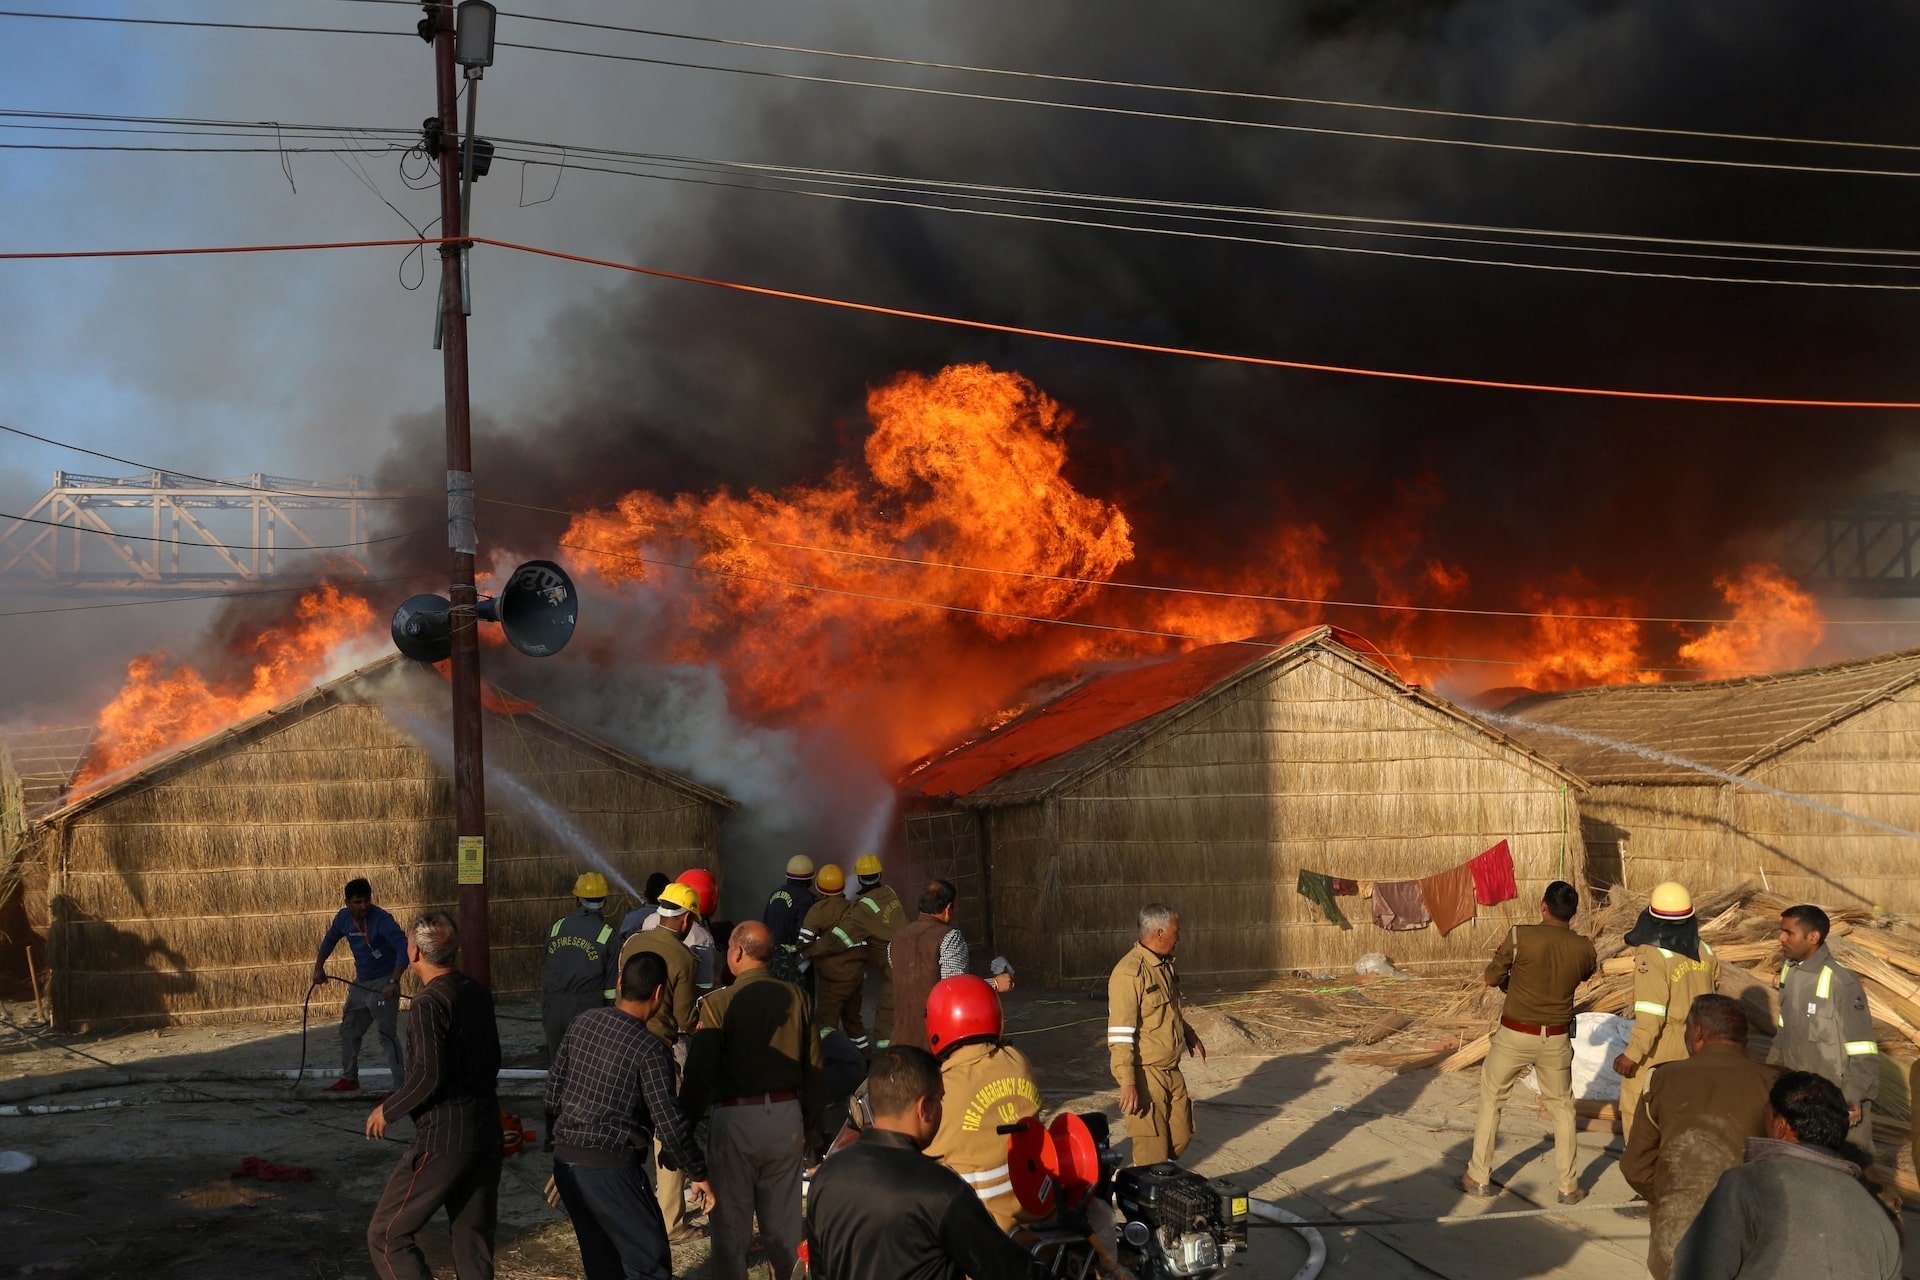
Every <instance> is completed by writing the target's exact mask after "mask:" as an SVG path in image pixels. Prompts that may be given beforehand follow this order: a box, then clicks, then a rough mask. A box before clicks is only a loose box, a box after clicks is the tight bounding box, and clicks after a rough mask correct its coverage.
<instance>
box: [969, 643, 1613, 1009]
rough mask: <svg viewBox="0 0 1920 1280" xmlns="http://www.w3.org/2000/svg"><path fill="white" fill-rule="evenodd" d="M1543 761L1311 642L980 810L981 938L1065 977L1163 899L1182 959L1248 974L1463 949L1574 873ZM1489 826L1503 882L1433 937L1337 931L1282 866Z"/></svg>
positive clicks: (1444, 858)
mask: <svg viewBox="0 0 1920 1280" xmlns="http://www.w3.org/2000/svg"><path fill="white" fill-rule="evenodd" d="M1562 782H1563V780H1562V778H1561V777H1560V776H1559V775H1557V774H1555V773H1554V772H1552V771H1551V770H1549V769H1548V768H1546V767H1545V766H1543V765H1541V764H1539V763H1538V762H1536V761H1534V760H1532V759H1530V758H1529V757H1527V756H1525V755H1524V754H1522V753H1520V752H1518V751H1515V750H1513V749H1511V748H1509V747H1506V746H1504V745H1502V744H1501V743H1500V742H1499V741H1498V740H1497V739H1495V738H1493V737H1492V736H1490V735H1486V734H1482V733H1480V732H1478V731H1477V730H1475V729H1474V728H1473V727H1472V726H1470V725H1466V724H1463V723H1461V722H1460V721H1458V720H1456V719H1454V718H1452V717H1450V716H1448V715H1446V714H1444V713H1442V712H1441V711H1438V710H1436V709H1434V708H1432V707H1429V706H1426V705H1423V704H1421V703H1418V702H1416V701H1414V700H1413V699H1411V698H1409V697H1408V696H1407V695H1405V694H1404V693H1401V692H1400V691H1399V690H1398V689H1397V688H1396V687H1395V686H1393V685H1392V684H1391V683H1389V682H1388V681H1386V680H1384V679H1382V678H1380V677H1377V676H1374V675H1372V674H1371V673H1369V672H1366V671H1364V670H1360V669H1357V668H1355V667H1353V666H1352V665H1351V664H1349V663H1346V662H1344V661H1342V660H1340V659H1337V658H1331V657H1328V656H1325V655H1321V654H1311V655H1309V656H1307V657H1306V658H1304V659H1303V660H1301V661H1300V662H1299V663H1297V664H1295V665H1293V666H1291V667H1289V668H1277V669H1276V670H1275V671H1273V672H1271V673H1268V674H1265V675H1262V676H1259V677H1255V678H1254V679H1253V680H1251V681H1248V682H1245V683H1243V684H1241V685H1239V686H1236V687H1232V688H1229V689H1228V690H1226V691H1224V692H1223V693H1221V694H1217V695H1215V696H1214V697H1213V698H1212V699H1211V700H1210V701H1209V702H1208V703H1205V704H1203V705H1201V706H1198V707H1196V708H1195V713H1194V714H1193V715H1191V716H1188V717H1186V718H1185V719H1183V720H1182V721H1180V722H1178V723H1177V724H1176V725H1175V726H1173V727H1172V729H1171V730H1166V731H1162V732H1161V733H1160V734H1158V735H1156V737H1155V738H1153V739H1149V740H1147V741H1144V742H1143V743H1142V744H1141V746H1140V748H1139V749H1137V750H1133V751H1129V752H1128V753H1126V754H1125V755H1123V756H1121V757H1120V758H1119V759H1118V760H1117V762H1116V763H1115V764H1113V765H1111V766H1108V767H1106V768H1104V769H1103V770H1100V771H1096V772H1095V773H1094V774H1092V775H1090V776H1089V777H1087V778H1086V779H1084V780H1082V781H1079V782H1077V783H1075V784H1072V785H1070V786H1069V787H1068V788H1067V789H1066V790H1065V791H1063V792H1062V793H1060V794H1057V795H1055V796H1053V797H1051V798H1050V799H1048V800H1047V801H1045V802H1042V803H1037V804H1031V805H1025V806H1020V807H1019V808H1018V809H1009V810H996V811H994V812H993V815H992V817H993V825H992V835H993V854H994V859H993V892H994V906H995V920H996V924H997V927H998V931H999V938H998V941H999V944H1000V947H1001V949H1002V950H1004V951H1006V952H1007V953H1008V954H1009V955H1010V956H1012V958H1013V959H1014V962H1015V963H1016V964H1021V963H1022V962H1023V961H1024V962H1025V963H1027V964H1029V965H1031V966H1033V967H1034V968H1035V969H1036V970H1039V971H1041V972H1043V973H1045V974H1047V975H1048V980H1051V981H1061V982H1066V983H1070V984H1078V983H1082V982H1096V981H1099V980H1101V979H1104V977H1105V976H1106V974H1107V972H1108V971H1109V970H1110V969H1111V967H1112V965H1113V963H1114V961H1115V959H1117V958H1118V957H1119V955H1120V954H1121V953H1122V952H1124V951H1125V950H1126V948H1127V947H1128V946H1130V945H1131V944H1132V941H1133V938H1134V935H1135V915H1136V912H1137V911H1138V910H1139V908H1140V906H1141V905H1143V904H1144V903H1146V902H1148V901H1152V900H1156V899H1158V900H1162V901H1166V902H1170V903H1173V904H1174V905H1176V906H1177V907H1179V908H1180V910H1181V917H1182V933H1181V942H1180V954H1181V958H1182V969H1183V971H1184V972H1186V973H1188V974H1191V975H1194V976H1195V977H1196V978H1199V977H1205V978H1206V979H1208V980H1224V981H1247V980H1257V979H1261V978H1265V977H1269V976H1272V975H1273V974H1275V973H1277V972H1284V971H1286V970H1290V969H1296V968H1301V969H1313V970H1316V971H1317V970H1340V969H1347V968H1349V967H1350V966H1351V965H1352V963H1353V962H1354V961H1355V960H1356V959H1358V958H1359V957H1360V956H1361V955H1363V954H1365V953H1366V952H1369V951H1384V952H1386V953H1387V954H1388V955H1390V956H1392V957H1393V958H1394V960H1395V961H1396V962H1398V963H1400V964H1403V965H1415V966H1423V965H1433V964H1435V963H1436V962H1452V963H1454V964H1477V963H1479V962H1480V961H1481V960H1482V959H1483V958H1484V956H1485V955H1486V953H1487V951H1488V950H1489V949H1490V948H1491V947H1492V945H1493V943H1494V940H1495V939H1496V938H1497V936H1498V935H1499V934H1500V933H1501V932H1503V931H1504V930H1505V929H1506V928H1507V926H1508V925H1509V924H1511V923H1513V922H1517V921H1527V920H1533V919H1537V915H1538V907H1537V904H1538V902H1539V899H1540V894H1541V892H1542V890H1543V889H1544V888H1545V886H1546V884H1547V882H1548V881H1550V880H1552V879H1554V878H1556V877H1557V876H1561V875H1566V876H1567V877H1568V878H1570V879H1574V880H1576V881H1578V880H1579V878H1580V868H1581V863H1582V861H1583V857H1584V855H1583V853H1582V851H1581V847H1580V844H1579V841H1578V839H1577V834H1575V836H1574V838H1572V839H1569V838H1568V836H1569V833H1577V832H1578V830H1579V826H1578V822H1579V818H1578V814H1577V811H1576V808H1575V800H1576V797H1574V796H1573V795H1572V794H1571V793H1570V792H1568V791H1565V790H1563V785H1562ZM1502 838H1505V839H1507V840H1509V841H1511V843H1512V847H1513V853H1514V860H1515V869H1516V874H1517V878H1518V880H1519V885H1520V895H1521V896H1520V898H1519V900H1518V901H1515V902H1509V903H1506V904H1503V905H1501V906H1499V907H1493V908H1482V909H1481V911H1480V916H1479V919H1478V920H1477V921H1475V922H1474V923H1472V924H1469V925H1465V926H1462V927H1460V928H1458V929H1456V930H1455V931H1454V932H1453V933H1452V934H1451V935H1449V936H1448V937H1446V938H1441V937H1440V936H1439V934H1438V933H1437V932H1435V931H1434V930H1432V929H1424V930H1419V931H1413V932H1401V933H1388V932H1384V931H1381V930H1378V929H1376V928H1375V927H1374V926H1373V924H1372V922H1371V917H1370V916H1369V915H1367V906H1368V904H1366V903H1365V902H1364V901H1362V900H1360V899H1343V900H1342V903H1343V905H1344V906H1347V907H1350V908H1351V912H1350V915H1349V918H1350V919H1351V920H1352V921H1353V924H1354V927H1353V929H1352V930H1351V931H1345V930H1341V929H1340V928H1338V927H1337V926H1335V925H1333V924H1331V923H1328V922H1327V920H1326V919H1325V917H1324V916H1323V915H1321V913H1320V911H1319V909H1318V908H1317V907H1315V906H1313V905H1312V904H1311V903H1309V902H1308V901H1307V900H1306V899H1304V898H1302V897H1300V896H1299V895H1298V894H1296V893H1295V892H1294V884H1295V878H1296V876H1297V874H1298V872H1299V871H1300V869H1301V868H1303V867H1304V868H1308V869H1311V870H1316V871H1323V872H1327V873H1329V874H1332V875H1339V876H1350V877H1353V878H1356V879H1362V878H1365V879H1412V878H1417V877H1420V876H1425V875H1431V874H1433V873H1434V872H1437V871H1443V870H1446V869H1447V868H1448V867H1451V866H1455V865H1457V864H1459V863H1461V862H1464V861H1466V860H1467V859H1468V858H1470V857H1472V856H1473V855H1475V854H1477V853H1479V852H1481V851H1482V850H1483V849H1485V848H1487V847H1488V846H1489V845H1492V844H1493V843H1495V842H1496V841H1498V840H1500V839H1502Z"/></svg>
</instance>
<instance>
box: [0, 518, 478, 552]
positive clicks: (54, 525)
mask: <svg viewBox="0 0 1920 1280" xmlns="http://www.w3.org/2000/svg"><path fill="white" fill-rule="evenodd" d="M0 520H13V521H17V522H18V523H20V524H39V525H45V526H46V527H47V528H49V529H65V530H68V531H69V532H71V533H90V534H92V535H93V536H94V537H96V538H119V539H121V540H123V541H127V542H168V543H172V542H178V541H179V539H177V538H160V537H155V536H153V535H152V534H145V533H117V532H115V531H114V530H112V529H95V528H91V527H89V526H87V525H82V524H61V523H60V522H59V521H57V520H41V519H38V518H37V517H34V516H16V515H9V514H8V513H6V512H4V511H0ZM439 527H440V526H438V525H422V526H421V527H420V528H418V529H409V530H407V531H406V532H405V533H390V534H387V535H385V536H384V537H379V538H362V539H361V540H360V541H359V542H335V543H323V544H321V545H319V546H306V547H268V546H255V545H253V544H251V543H237V542H223V543H221V544H220V545H219V547H215V546H214V545H213V544H211V543H208V544H205V547H204V549H205V550H208V551H214V550H220V549H225V550H227V551H285V552H289V553H294V552H307V551H358V550H359V549H360V548H361V547H370V546H373V545H375V544H376V543H381V542H398V541H400V540H401V539H402V538H412V537H416V536H418V535H419V534H423V533H432V532H433V531H435V530H436V529H438V528H439ZM183 545H185V546H186V547H187V548H188V549H193V547H194V546H195V544H193V543H186V544H183Z"/></svg>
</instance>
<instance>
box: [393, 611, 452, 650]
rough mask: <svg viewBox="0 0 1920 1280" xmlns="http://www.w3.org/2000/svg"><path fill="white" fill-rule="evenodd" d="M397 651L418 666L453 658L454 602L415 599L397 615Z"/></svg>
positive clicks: (394, 616)
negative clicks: (422, 663) (420, 663)
mask: <svg viewBox="0 0 1920 1280" xmlns="http://www.w3.org/2000/svg"><path fill="white" fill-rule="evenodd" d="M393 647H394V648H396V649H398V650H399V651H400V653H401V655H402V656H404V657H408V658H412V659H413V660H414V661H415V662H445V661H446V660H447V659H448V658H450V657H452V656H453V602H452V601H451V600H449V599H447V598H446V597H445V596H435V595H423V596H414V597H413V598H412V599H410V600H408V601H407V602H406V603H405V604H402V605H401V606H400V607H399V608H398V609H395V610H394V611H393Z"/></svg>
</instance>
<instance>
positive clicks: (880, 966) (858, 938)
mask: <svg viewBox="0 0 1920 1280" xmlns="http://www.w3.org/2000/svg"><path fill="white" fill-rule="evenodd" d="M853 874H854V875H856V876H858V877H859V878H860V896H859V897H857V898H855V899H854V901H853V909H852V910H851V911H849V912H847V919H846V923H845V924H844V925H843V926H842V927H843V928H845V929H846V931H847V934H848V936H849V938H850V939H851V940H852V941H854V942H865V943H868V944H869V945H868V947H867V972H869V973H874V974H878V975H879V977H880V1000H879V1003H878V1005H876V1006H875V1008H874V1011H873V1044H874V1047H875V1048H876V1049H884V1048H886V1047H887V1046H888V1045H889V1044H891V1043H892V1042H893V963H892V961H891V960H890V959H889V957H888V955H887V948H888V947H889V946H890V945H891V944H892V942H893V936H894V935H895V934H897V933H899V932H900V930H901V929H902V928H904V927H905V926H906V923H907V909H906V908H905V907H903V906H901V905H900V895H899V894H897V893H895V892H894V891H893V890H892V889H890V888H888V887H887V886H886V885H884V884H881V883H880V859H879V858H877V857H876V856H874V855H873V854H871V853H863V854H861V855H860V859H859V861H857V862H855V863H854V864H853Z"/></svg>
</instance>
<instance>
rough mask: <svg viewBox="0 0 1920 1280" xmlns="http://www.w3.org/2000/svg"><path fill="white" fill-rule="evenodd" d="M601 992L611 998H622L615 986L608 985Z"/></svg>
mask: <svg viewBox="0 0 1920 1280" xmlns="http://www.w3.org/2000/svg"><path fill="white" fill-rule="evenodd" d="M600 994H601V995H603V996H605V997H606V998H607V999H609V1000H618V999H619V998H620V992H619V990H618V989H617V988H614V987H608V988H607V989H606V990H605V991H602V992H601V993H600Z"/></svg>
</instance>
